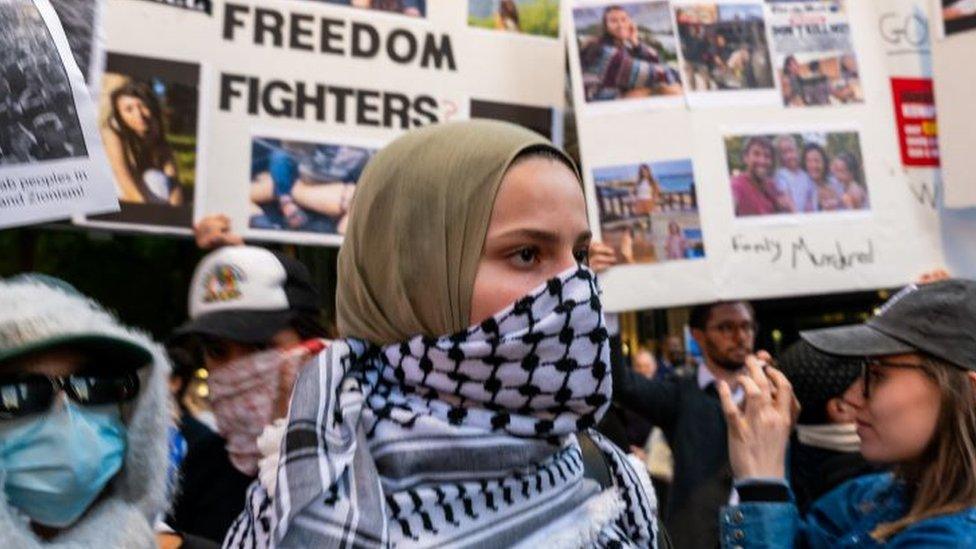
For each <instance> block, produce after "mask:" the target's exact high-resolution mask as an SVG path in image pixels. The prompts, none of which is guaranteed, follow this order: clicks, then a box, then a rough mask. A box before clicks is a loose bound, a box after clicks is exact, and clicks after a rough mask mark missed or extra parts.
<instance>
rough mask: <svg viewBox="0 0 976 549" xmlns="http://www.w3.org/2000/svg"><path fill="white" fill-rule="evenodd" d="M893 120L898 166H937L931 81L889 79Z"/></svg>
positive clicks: (936, 127)
mask: <svg viewBox="0 0 976 549" xmlns="http://www.w3.org/2000/svg"><path fill="white" fill-rule="evenodd" d="M891 90H892V93H893V94H894V97H895V118H896V119H897V121H898V142H899V144H900V145H901V163H902V164H903V165H905V166H913V167H914V166H921V167H932V166H938V165H939V128H938V124H937V123H936V117H935V94H934V93H933V91H932V80H931V79H930V78H892V79H891Z"/></svg>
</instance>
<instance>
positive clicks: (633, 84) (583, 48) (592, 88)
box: [574, 2, 682, 101]
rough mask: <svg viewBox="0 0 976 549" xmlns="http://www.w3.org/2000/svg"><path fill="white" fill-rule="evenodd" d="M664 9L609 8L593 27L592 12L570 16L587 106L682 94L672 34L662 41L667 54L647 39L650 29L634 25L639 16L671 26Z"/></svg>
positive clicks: (655, 4)
mask: <svg viewBox="0 0 976 549" xmlns="http://www.w3.org/2000/svg"><path fill="white" fill-rule="evenodd" d="M658 4H662V5H660V6H659V5H658ZM658 8H664V9H663V10H661V9H658ZM666 8H667V3H662V2H648V3H646V4H628V5H627V6H626V7H625V6H620V5H612V6H607V7H606V8H604V9H603V10H602V15H601V16H600V19H599V20H598V22H597V23H595V24H594V23H591V19H592V18H593V17H594V14H593V12H594V11H595V10H593V9H578V10H575V11H574V14H575V19H576V27H577V34H578V39H579V44H580V46H579V47H580V66H581V70H582V72H583V85H584V89H585V94H586V100H587V101H605V100H615V99H629V98H638V97H649V96H655V95H677V94H681V93H682V87H681V77H680V76H679V74H678V70H677V66H676V61H675V60H676V56H677V52H676V43H675V42H674V35H673V32H671V33H670V34H669V36H667V37H666V38H670V39H671V49H670V50H669V49H668V47H667V41H666V40H660V39H659V38H660V37H657V36H654V35H650V31H648V30H646V28H649V27H648V25H647V24H645V25H640V24H639V23H640V21H636V20H635V18H636V17H637V16H640V17H641V18H644V19H646V20H647V21H651V20H653V21H655V22H657V23H658V25H657V26H660V24H661V23H662V21H661V20H659V19H660V18H661V17H667V18H668V19H667V21H666V22H664V24H667V25H668V26H670V13H669V12H668V11H667V9H666ZM642 30H643V32H642Z"/></svg>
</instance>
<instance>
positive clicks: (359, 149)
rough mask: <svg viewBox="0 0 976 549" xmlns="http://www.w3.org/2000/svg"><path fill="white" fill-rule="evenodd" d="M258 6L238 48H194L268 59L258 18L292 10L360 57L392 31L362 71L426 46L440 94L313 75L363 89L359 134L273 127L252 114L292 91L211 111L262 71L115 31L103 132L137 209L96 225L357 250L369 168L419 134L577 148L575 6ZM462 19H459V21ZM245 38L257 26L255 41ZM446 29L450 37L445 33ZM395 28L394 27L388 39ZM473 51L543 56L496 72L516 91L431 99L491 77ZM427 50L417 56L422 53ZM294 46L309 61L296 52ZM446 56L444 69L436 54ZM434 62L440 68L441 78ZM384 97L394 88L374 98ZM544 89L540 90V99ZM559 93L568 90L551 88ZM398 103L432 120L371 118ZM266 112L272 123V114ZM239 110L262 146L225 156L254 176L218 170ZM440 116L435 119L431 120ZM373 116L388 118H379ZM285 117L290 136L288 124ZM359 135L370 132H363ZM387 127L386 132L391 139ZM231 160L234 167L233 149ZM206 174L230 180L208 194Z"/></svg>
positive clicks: (138, 13)
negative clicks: (567, 81) (482, 131)
mask: <svg viewBox="0 0 976 549" xmlns="http://www.w3.org/2000/svg"><path fill="white" fill-rule="evenodd" d="M65 1H66V3H76V4H78V5H79V7H80V6H82V5H89V6H95V5H97V4H98V3H99V2H100V1H101V0H65ZM252 4H253V6H250V5H249V6H244V7H243V8H241V9H239V10H238V11H236V12H235V13H234V18H236V19H235V20H236V21H238V26H239V28H235V29H232V30H234V33H233V34H235V37H234V39H228V38H227V36H228V35H227V32H221V33H220V34H217V35H206V34H203V31H202V30H201V32H199V33H198V34H195V35H194V36H193V37H191V38H188V40H189V41H191V42H193V41H196V42H199V43H200V44H201V48H202V47H203V45H204V44H210V43H212V41H213V40H222V41H223V42H222V43H221V46H220V47H221V48H224V49H226V48H228V47H230V48H237V47H239V48H240V55H241V56H247V55H249V52H255V53H260V47H261V46H263V44H262V43H261V41H258V40H257V39H256V38H253V36H254V34H253V32H252V29H253V25H255V24H257V23H256V22H255V21H256V19H257V17H258V15H257V13H256V12H257V10H258V8H260V9H262V10H264V11H262V13H265V14H267V13H270V12H269V11H268V10H278V12H279V14H280V15H281V17H288V16H289V14H292V13H293V14H299V15H302V16H304V17H309V18H312V17H322V18H327V19H328V20H329V21H334V22H336V21H340V20H341V23H342V25H344V28H345V29H346V30H345V31H344V32H345V33H346V39H348V40H349V43H350V44H352V42H355V47H357V48H362V47H364V46H363V44H364V42H362V40H367V41H368V40H371V39H372V38H371V37H372V36H373V35H372V34H370V33H377V32H378V33H379V34H376V35H375V36H376V39H377V40H381V41H383V44H385V45H377V48H376V51H375V52H374V53H375V55H366V56H361V57H362V59H359V60H355V59H352V60H350V59H349V56H346V55H344V57H346V58H347V59H345V60H344V61H343V62H344V63H349V64H351V63H360V64H361V65H360V66H361V67H365V66H366V65H364V63H370V62H371V61H372V59H373V57H376V58H378V59H377V60H379V61H381V60H382V59H379V58H382V57H386V58H387V59H386V60H387V61H389V60H390V59H391V58H396V56H398V55H400V53H402V52H400V50H396V51H393V52H392V53H389V52H390V51H391V48H393V47H394V46H390V45H389V44H387V43H386V42H385V41H386V40H387V39H390V37H391V36H393V37H395V38H397V39H400V40H401V41H400V42H398V44H400V45H402V46H403V47H405V48H409V47H415V48H416V51H415V52H414V53H415V54H416V55H415V57H416V58H417V59H418V61H417V63H416V65H417V67H413V68H415V70H416V71H417V72H416V75H417V77H418V78H417V80H418V82H420V83H421V85H420V87H417V85H416V83H414V85H413V87H414V88H415V89H418V90H420V91H419V92H418V93H422V94H424V95H423V96H415V97H408V95H409V92H404V89H403V88H399V87H394V88H391V87H390V84H389V83H386V82H384V80H385V78H384V76H385V75H383V74H380V73H377V72H375V71H370V70H360V71H358V72H354V71H347V70H343V71H340V72H339V73H330V72H329V71H322V72H321V73H317V72H315V71H312V73H311V74H316V76H314V78H313V77H312V76H309V77H308V79H307V80H305V81H304V82H302V84H303V85H306V86H310V85H314V84H317V81H322V82H324V83H326V84H327V85H329V86H331V87H332V88H337V89H338V88H339V86H340V85H341V86H343V87H346V88H347V89H348V90H349V91H350V92H353V91H354V90H355V91H356V92H357V93H356V95H355V96H353V95H350V96H349V101H348V103H347V104H348V107H343V108H344V109H345V111H344V112H348V113H350V114H346V115H343V116H344V117H348V118H347V120H349V121H348V122H346V121H343V122H338V121H337V124H338V123H342V124H345V125H346V127H344V128H343V127H339V126H336V127H335V128H328V129H326V130H327V131H324V132H323V131H321V130H322V127H321V124H320V121H316V120H314V118H313V117H309V116H308V115H305V116H301V115H299V116H282V115H281V114H273V113H271V114H270V118H267V119H264V120H260V119H258V118H255V117H254V116H253V114H254V113H253V112H252V111H254V110H256V109H257V108H258V107H259V106H261V105H268V104H274V103H275V102H276V101H279V100H278V99H276V98H271V99H272V100H271V101H270V103H269V97H270V95H269V94H271V92H275V94H272V95H275V97H284V95H278V94H277V92H279V91H282V90H283V89H284V88H281V89H278V90H275V89H265V90H263V92H262V91H258V92H254V93H256V99H254V101H253V102H249V100H245V99H244V98H243V95H241V96H238V95H235V96H234V97H233V99H234V101H235V105H234V107H233V108H232V109H220V110H219V111H218V112H217V113H216V114H214V113H212V112H207V108H208V107H206V105H207V104H217V103H218V102H219V98H218V97H216V96H215V94H217V93H220V92H221V88H220V86H221V85H222V84H221V83H220V81H218V80H215V79H214V76H222V75H223V73H229V72H235V73H236V72H241V71H242V70H250V69H241V68H234V69H233V70H232V69H230V67H229V66H228V67H225V66H224V64H225V63H224V62H223V61H215V59H217V58H218V57H217V56H216V55H215V56H214V58H210V57H208V56H207V54H205V53H204V52H203V51H202V49H201V52H200V54H199V55H198V56H196V57H188V55H187V53H186V52H187V51H188V50H187V49H186V48H184V49H182V50H181V53H179V54H176V55H173V54H171V55H170V56H167V55H164V54H162V53H160V54H159V55H158V56H156V55H154V54H149V55H146V54H145V52H147V51H148V52H152V51H162V50H160V49H159V48H158V47H157V46H158V40H157V39H156V38H153V37H151V36H146V37H138V36H136V35H133V34H131V33H127V32H117V30H118V29H109V30H110V32H107V33H106V35H107V37H106V42H107V43H106V44H105V49H106V50H107V53H105V54H103V63H102V65H103V69H102V71H101V75H102V76H101V78H100V81H101V86H100V88H99V90H97V92H98V93H97V94H96V99H97V102H98V107H99V124H100V131H101V134H102V137H103V141H104V142H105V148H106V151H107V154H108V158H109V161H110V164H111V168H112V171H113V174H114V176H115V180H116V186H117V187H118V193H119V200H120V203H121V211H119V212H118V213H114V214H108V215H101V216H93V217H89V218H87V219H86V220H84V222H85V223H90V224H93V225H96V226H102V227H107V228H111V229H125V230H129V229H131V230H137V231H148V232H171V233H177V234H187V233H189V232H190V229H191V227H192V225H193V222H194V219H197V218H200V217H202V216H203V215H207V214H210V213H217V212H218V211H220V213H226V214H228V215H230V216H231V218H232V219H233V220H234V223H235V224H238V223H239V224H240V226H241V229H242V232H243V234H244V235H245V236H246V237H248V238H251V237H253V238H255V239H264V240H272V241H273V240H277V241H283V242H296V243H307V244H323V245H335V244H338V243H340V242H341V237H342V235H343V233H344V230H345V227H346V225H347V223H348V219H347V217H346V214H347V212H348V210H349V208H350V206H351V204H352V201H353V198H354V195H355V189H356V187H355V184H356V182H357V180H358V178H359V176H360V174H361V173H362V172H363V169H364V168H365V166H366V163H367V162H368V161H369V159H370V158H371V157H372V155H373V153H374V152H375V151H376V150H378V149H379V148H381V147H382V146H383V145H384V144H385V143H386V142H388V141H389V140H390V139H393V138H395V137H396V136H397V135H399V133H401V132H402V131H403V130H406V129H408V128H409V127H411V126H416V125H421V124H424V123H432V122H440V121H445V120H451V119H461V118H468V117H472V118H473V117H477V118H489V119H495V120H504V121H508V122H512V123H516V124H520V125H522V126H524V127H527V128H529V129H531V130H533V131H536V132H538V133H539V134H541V135H544V136H545V137H547V138H549V139H551V140H553V141H555V142H557V143H561V142H562V126H563V121H562V112H563V101H564V80H563V76H562V74H563V72H562V70H561V68H562V66H563V65H562V59H563V58H564V55H565V54H564V45H563V42H562V41H561V40H560V36H561V29H560V2H559V0H465V2H464V3H461V2H459V3H457V4H453V3H452V4H451V5H450V6H448V5H447V4H446V3H445V4H436V5H435V4H433V3H432V2H430V0H364V1H362V2H359V1H353V2H350V1H349V0H296V1H295V2H289V3H287V6H283V5H282V4H279V3H277V2H274V1H272V0H261V1H258V2H253V3H252ZM154 5H157V6H158V7H155V6H154ZM242 6H243V5H242ZM239 8H240V7H239ZM113 9H119V10H120V12H122V11H124V15H118V14H115V17H114V19H112V20H118V21H123V20H124V21H126V22H127V23H126V24H127V25H129V24H134V23H135V21H136V20H137V19H138V20H142V19H144V18H149V17H156V16H157V15H158V16H160V17H162V16H163V15H164V14H165V16H166V17H165V19H166V20H168V21H173V20H177V19H179V20H185V21H186V23H187V25H191V24H192V25H198V23H197V22H198V21H200V20H201V19H203V20H206V18H208V17H213V18H218V17H219V18H222V19H226V18H227V17H229V16H228V15H227V13H226V12H224V11H223V10H222V9H218V8H217V3H215V2H212V1H210V0H140V1H138V2H131V3H125V4H123V5H120V6H113ZM432 10H433V11H434V12H435V13H434V14H433V15H432V14H431V13H430V12H431V11H432ZM75 11H78V12H79V13H87V12H85V11H84V10H75ZM370 12H374V13H375V15H373V14H372V13H370ZM447 13H449V14H450V17H449V18H447V17H445V14H447ZM435 16H436V17H435ZM261 17H264V16H263V15H262V16H261ZM414 20H416V21H414ZM224 22H225V23H226V20H225V21H224ZM435 22H436V24H435ZM244 25H251V26H252V27H251V28H249V29H247V30H244ZM432 25H433V26H434V28H430V27H431V26H432ZM387 26H391V27H392V28H391V29H389V30H385V29H386V27H387ZM285 27H287V24H285ZM354 27H355V30H354ZM196 28H200V29H204V28H206V27H204V26H203V25H200V26H197V27H196ZM283 28H284V27H283ZM286 30H287V29H286ZM286 30H283V31H282V32H283V33H284V32H286ZM112 31H116V32H112ZM225 31H226V29H225ZM499 31H501V32H499ZM363 33H365V34H363ZM354 34H355V36H353V35H354ZM408 35H409V36H408ZM119 36H122V38H118V37H119ZM414 37H416V38H414ZM82 38H83V37H82ZM413 40H416V41H417V42H413ZM448 40H450V42H447V41H448ZM472 40H474V41H477V42H478V43H481V44H486V47H485V48H482V49H485V50H486V51H487V50H488V48H487V45H488V44H490V45H491V48H490V51H498V52H501V54H504V55H503V57H506V58H512V56H511V55H509V54H508V53H506V52H507V51H515V50H517V49H521V48H522V47H526V48H533V57H532V58H529V59H526V60H525V61H520V60H518V59H515V60H514V61H512V60H509V61H504V64H503V63H501V62H499V63H495V62H494V61H492V62H491V63H488V65H487V66H488V67H492V68H491V70H495V71H504V73H503V77H502V78H500V80H502V82H501V84H500V85H497V86H490V87H486V86H483V85H477V84H471V85H469V89H460V90H451V91H449V92H448V91H441V90H440V89H439V88H438V87H437V86H434V85H433V84H431V85H430V86H428V88H427V89H425V88H424V87H423V86H422V83H423V81H425V80H426V79H437V78H440V77H441V75H442V74H445V73H446V74H447V75H448V76H453V75H451V74H450V73H452V72H454V71H455V70H457V71H460V70H461V67H462V64H463V68H464V69H467V70H473V69H477V70H479V71H483V70H484V67H485V65H484V64H483V63H482V60H481V59H477V58H475V59H471V60H467V61H464V60H462V59H460V58H459V57H460V56H461V55H470V54H468V53H466V52H463V48H460V47H459V46H458V45H457V44H461V43H467V42H469V41H472ZM255 41H257V42H255ZM286 42H287V40H286ZM411 43H413V44H414V46H410V44H411ZM377 44H380V43H379V42H378V43H377ZM496 45H497V46H498V48H503V47H504V49H498V48H496V47H495V46H496ZM350 47H351V46H350ZM396 47H400V46H396ZM276 49H277V47H276V48H269V50H276ZM292 49H296V48H295V47H294V46H292ZM167 51H171V52H172V50H167ZM266 51H268V50H266ZM404 51H406V50H404ZM431 51H433V57H430V58H428V57H426V56H428V55H431ZM134 52H139V53H138V54H136V53H134ZM540 52H542V53H540ZM319 53H320V54H323V55H324V54H327V53H329V52H319ZM304 55H306V53H305V52H304V51H299V52H289V51H287V49H281V54H280V56H278V57H277V58H276V59H280V63H281V64H282V68H285V69H288V68H290V67H288V65H289V64H292V65H295V64H297V63H306V62H307V58H306V57H303V56H304ZM492 55H495V54H492ZM300 56H302V57H300ZM353 57H355V56H353ZM448 58H450V61H449V62H448V61H447V59H448ZM190 59H195V60H196V61H190ZM319 59H322V60H327V59H328V58H327V57H320V58H319ZM513 59H514V58H513ZM549 60H551V63H550V62H549ZM540 61H544V62H546V66H547V68H546V69H545V70H543V71H540V70H538V69H537V68H536V67H537V64H538V63H539V62H540ZM428 63H430V64H432V65H437V67H434V68H432V67H429V66H428ZM520 63H521V66H520V65H519V64H520ZM442 64H443V65H444V66H448V65H450V70H449V71H448V69H446V68H441V65H442ZM529 64H531V67H532V68H530V67H529ZM405 65H410V64H405ZM496 66H497V68H494V67H496ZM550 66H551V67H558V69H552V68H549V67H550ZM406 68H409V67H406ZM511 69H515V70H517V71H518V73H520V74H526V73H530V72H531V73H533V74H538V75H539V79H537V80H536V81H535V82H532V81H529V80H526V79H521V78H520V79H519V80H518V81H517V82H516V83H514V84H512V83H505V82H504V80H505V78H504V77H505V76H508V75H509V74H510V73H511ZM260 70H261V71H264V70H267V73H268V74H269V75H276V72H277V71H276V70H274V69H268V68H267V67H266V66H262V68H261V69H260ZM550 75H551V76H550ZM557 77H558V81H557ZM411 78H413V76H411ZM509 78H510V79H512V78H516V77H515V76H510V77H509ZM319 79H321V80H319ZM268 81H270V78H269V79H268ZM381 82H382V83H381ZM431 82H435V80H431ZM274 85H275V86H279V85H283V84H280V83H276V84H274ZM245 87H246V86H241V88H240V89H239V90H235V91H234V93H235V94H236V93H241V94H243V93H244V92H245V91H246V92H248V93H252V92H250V90H249V89H244V88H245ZM409 87H410V86H408V88H409ZM292 89H294V86H293V87H292ZM305 89H312V90H314V89H315V88H314V87H306V88H305ZM360 89H361V90H363V91H362V94H360V93H359V90H360ZM383 89H386V90H390V91H389V92H382V91H380V92H377V91H374V90H383ZM530 89H531V90H532V92H531V93H529V92H528V91H527V90H530ZM549 89H551V90H552V91H551V92H548V91H539V90H549ZM339 91H341V90H339ZM394 92H395V93H394ZM360 95H365V96H366V97H360ZM374 95H380V96H382V97H376V98H375V99H378V100H379V101H378V102H376V103H372V101H373V99H374V98H373V97H372V96H374ZM390 96H399V97H402V98H403V100H404V101H407V100H412V103H409V104H408V108H410V109H413V111H412V112H413V113H414V114H421V115H424V116H413V117H411V118H406V115H404V117H405V119H406V120H407V122H405V123H404V124H402V125H401V124H392V125H390V124H389V123H386V122H382V123H380V122H377V123H372V122H368V121H366V118H369V119H373V118H376V119H378V120H381V121H382V120H386V119H389V113H387V114H383V115H382V116H380V114H382V113H381V111H383V110H386V109H388V108H390V106H391V105H392V106H393V107H394V108H396V101H397V100H398V99H399V97H390ZM427 96H430V97H429V98H428V97H427ZM421 97H422V98H424V99H429V100H430V101H432V102H434V101H436V102H437V103H436V108H433V107H428V110H426V111H423V112H419V113H418V112H417V111H416V109H417V107H416V105H417V104H418V102H417V100H418V99H420V98H421ZM367 100H369V101H370V102H371V104H372V105H374V106H369V105H368V106H367V107H365V108H367V109H368V110H367V111H366V112H365V113H363V112H359V109H360V108H361V104H364V103H366V102H367ZM262 101H263V103H261V102H262ZM284 101H287V102H288V104H297V99H293V98H290V99H287V100H284ZM327 101H329V102H332V103H333V104H336V103H337V102H338V101H339V99H335V100H334V98H333V97H332V96H331V95H330V96H328V98H327ZM281 104H282V105H284V104H285V102H282V103H281ZM308 104H309V105H312V104H313V102H311V101H310V102H309V103H308ZM377 106H379V107H380V108H377ZM263 108H265V110H266V112H265V114H267V107H263ZM435 111H436V112H435ZM227 112H233V113H234V114H238V113H239V114H240V115H241V116H240V117H239V118H238V121H237V122H235V123H238V124H239V123H241V122H244V123H246V126H244V125H243V124H242V125H241V126H237V127H238V128H241V129H242V130H243V132H244V135H246V136H248V137H247V138H246V142H242V140H239V139H238V138H237V137H233V138H228V139H221V140H220V144H219V147H221V151H220V154H221V155H227V156H230V157H233V158H235V159H237V158H239V159H241V163H242V166H241V167H243V166H245V165H246V169H244V170H242V169H241V167H238V166H228V165H227V163H226V158H227V156H224V157H223V158H224V159H225V160H224V161H223V162H219V163H218V162H217V160H216V158H215V157H216V156H218V155H217V154H216V153H215V151H214V150H212V149H213V147H214V145H213V143H214V142H213V138H212V135H208V134H211V133H212V132H215V131H218V127H219V124H220V123H226V122H220V123H217V122H214V120H216V119H220V120H225V117H226V113H227ZM404 112H407V111H404ZM428 112H429V113H431V114H430V116H429V119H428V117H427V116H426V114H427V113H428ZM369 113H373V114H372V115H369V116H367V115H368V114H369ZM288 118H291V120H288ZM277 119H281V122H282V123H281V124H279V123H278V120H277ZM397 120H399V118H397ZM306 122H307V123H308V124H307V125H306V124H305V123H306ZM381 124H382V127H380V126H381ZM354 126H362V127H364V128H365V127H369V128H370V129H367V130H365V131H362V128H359V127H354ZM377 127H380V129H379V130H377V129H375V128H377ZM347 137H348V138H347ZM208 147H210V149H209V150H208ZM231 147H232V148H233V149H234V152H233V154H227V153H225V152H224V151H223V149H229V148H231ZM203 174H209V175H210V177H211V178H216V179H217V180H216V181H206V180H205V179H206V178H207V177H206V175H203ZM222 185H233V186H234V190H233V191H231V192H228V191H225V190H217V192H216V193H214V192H212V191H214V190H216V189H223V187H220V186H222ZM231 193H233V194H231Z"/></svg>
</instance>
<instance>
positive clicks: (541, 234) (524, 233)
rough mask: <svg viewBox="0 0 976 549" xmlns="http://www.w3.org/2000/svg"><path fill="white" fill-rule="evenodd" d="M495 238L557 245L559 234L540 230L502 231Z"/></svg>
mask: <svg viewBox="0 0 976 549" xmlns="http://www.w3.org/2000/svg"><path fill="white" fill-rule="evenodd" d="M495 238H525V239H529V240H535V241H537V242H544V243H546V244H558V243H559V234H558V233H555V232H551V231H545V230H542V229H530V228H521V229H512V230H509V231H504V232H502V233H501V234H498V235H496V236H495Z"/></svg>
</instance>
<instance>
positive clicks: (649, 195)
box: [634, 164, 661, 214]
mask: <svg viewBox="0 0 976 549" xmlns="http://www.w3.org/2000/svg"><path fill="white" fill-rule="evenodd" d="M660 203H661V184H660V183H658V182H657V180H656V179H654V174H652V173H651V167H650V166H648V165H647V164H641V165H640V168H638V170H637V184H636V185H635V186H634V213H637V214H649V213H652V212H654V211H655V210H657V209H659V206H660Z"/></svg>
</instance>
